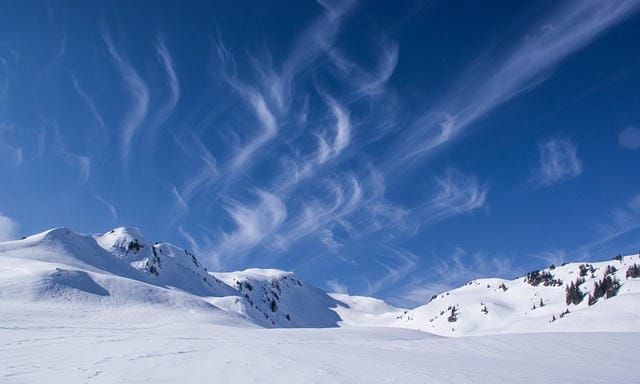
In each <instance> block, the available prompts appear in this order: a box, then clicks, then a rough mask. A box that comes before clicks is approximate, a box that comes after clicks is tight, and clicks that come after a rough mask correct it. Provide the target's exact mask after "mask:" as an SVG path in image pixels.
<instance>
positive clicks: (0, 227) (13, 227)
mask: <svg viewBox="0 0 640 384" xmlns="http://www.w3.org/2000/svg"><path fill="white" fill-rule="evenodd" d="M19 228H20V225H19V224H18V222H17V221H15V220H13V219H12V218H10V217H9V216H5V215H3V214H2V212H0V241H11V240H16V239H18V230H19Z"/></svg>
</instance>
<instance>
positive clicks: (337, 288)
mask: <svg viewBox="0 0 640 384" xmlns="http://www.w3.org/2000/svg"><path fill="white" fill-rule="evenodd" d="M325 285H326V286H327V288H329V292H331V293H349V289H348V288H347V286H346V285H344V284H342V283H340V282H339V281H338V280H335V279H332V280H327V282H326V283H325Z"/></svg>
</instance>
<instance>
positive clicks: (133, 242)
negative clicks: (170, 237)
mask: <svg viewBox="0 0 640 384" xmlns="http://www.w3.org/2000/svg"><path fill="white" fill-rule="evenodd" d="M0 298H2V299H5V300H27V301H55V302H61V303H65V302H68V303H71V302H73V303H75V304H79V303H83V304H91V305H99V306H102V307H104V306H107V307H119V306H123V305H129V304H136V305H156V306H162V307H164V308H172V309H176V308H177V309H180V310H183V309H189V310H198V311H203V310H204V311H222V312H224V313H226V314H228V315H230V316H232V317H235V318H238V320H239V321H247V322H250V323H252V324H256V325H259V326H262V327H280V328H289V327H335V326H337V324H338V321H339V320H340V318H339V316H338V315H337V314H336V312H335V311H334V310H333V308H335V307H336V306H338V305H342V304H341V303H340V302H338V301H336V300H335V299H333V298H332V297H330V296H329V295H328V294H327V293H326V292H324V291H322V290H320V289H318V288H315V287H313V286H311V285H309V284H306V283H304V282H302V281H301V280H300V279H298V278H297V277H296V275H295V274H293V273H292V272H285V271H279V270H273V269H269V270H258V269H249V270H247V271H242V272H230V273H210V272H209V271H207V269H206V268H205V267H204V266H203V265H202V263H201V262H200V261H199V260H198V258H197V257H196V256H195V255H193V254H191V253H190V252H189V251H187V250H183V249H179V248H177V247H175V246H173V245H171V244H166V243H155V244H152V243H150V242H149V241H147V240H146V239H145V238H144V236H143V235H142V233H141V232H140V231H139V230H138V229H137V228H124V227H121V228H116V229H114V230H111V231H109V232H106V233H104V234H101V235H82V234H78V233H75V232H73V231H72V230H70V229H66V228H57V229H52V230H49V231H45V232H43V233H40V234H37V235H33V236H29V237H26V238H24V239H22V240H17V241H10V242H4V243H0Z"/></svg>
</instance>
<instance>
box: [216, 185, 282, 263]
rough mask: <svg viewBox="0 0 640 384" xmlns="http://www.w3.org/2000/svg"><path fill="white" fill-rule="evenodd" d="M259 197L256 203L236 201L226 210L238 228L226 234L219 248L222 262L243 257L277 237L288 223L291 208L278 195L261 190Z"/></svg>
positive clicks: (258, 193)
mask: <svg viewBox="0 0 640 384" xmlns="http://www.w3.org/2000/svg"><path fill="white" fill-rule="evenodd" d="M255 195H256V196H257V198H258V200H257V202H256V203H255V204H242V203H240V202H237V201H232V202H230V203H229V204H228V206H227V207H226V208H225V209H226V211H227V212H228V214H229V216H230V217H231V220H232V221H233V223H234V226H235V229H234V230H233V231H232V232H231V233H224V234H223V235H222V237H221V240H220V242H219V243H218V244H217V246H216V247H215V252H216V254H217V257H218V258H219V259H222V260H224V259H228V258H230V257H240V256H242V255H243V254H244V253H246V252H247V251H248V250H250V249H252V248H254V247H256V246H257V245H259V244H261V243H262V242H263V240H265V239H267V238H268V237H269V236H270V235H272V234H274V233H275V232H276V231H277V230H278V229H279V228H280V226H281V225H282V223H283V222H284V221H285V219H286V217H287V209H286V207H285V205H284V204H283V203H282V201H280V199H279V198H278V197H277V196H276V195H274V194H272V193H270V192H267V191H264V190H260V189H257V190H256V191H255Z"/></svg>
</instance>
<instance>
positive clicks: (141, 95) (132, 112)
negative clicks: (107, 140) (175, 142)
mask: <svg viewBox="0 0 640 384" xmlns="http://www.w3.org/2000/svg"><path fill="white" fill-rule="evenodd" d="M102 39H103V40H104V42H105V44H106V46H107V50H108V51H109V55H110V56H111V59H112V60H113V62H114V64H115V65H116V68H117V70H118V72H119V73H120V76H122V80H123V82H124V85H125V87H126V88H127V92H128V93H129V97H130V99H131V107H130V108H129V110H128V111H127V113H126V115H125V116H124V118H123V120H122V123H121V131H122V132H121V137H120V150H121V158H122V161H123V163H125V164H126V163H127V161H128V159H129V155H130V152H131V144H132V141H133V139H134V136H135V135H136V133H137V132H138V130H139V129H140V127H141V125H142V123H143V121H144V119H145V118H146V116H147V111H148V108H149V90H148V88H147V85H146V84H145V82H144V81H143V80H142V78H141V77H140V75H139V74H138V72H137V71H136V69H135V68H134V67H133V65H131V63H129V61H128V60H127V58H126V57H125V56H123V55H121V54H120V53H119V52H118V51H117V50H116V48H115V46H114V44H113V42H112V40H111V36H110V35H109V33H108V32H107V30H106V28H103V29H102Z"/></svg>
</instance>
